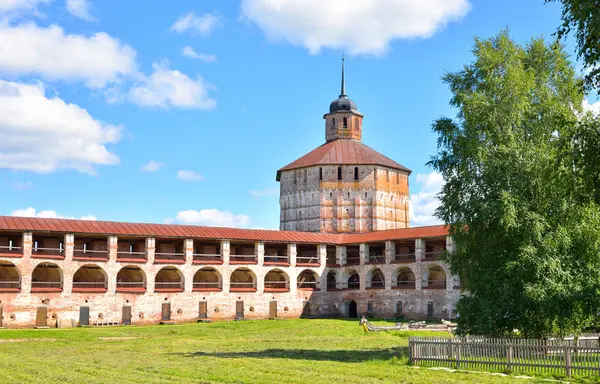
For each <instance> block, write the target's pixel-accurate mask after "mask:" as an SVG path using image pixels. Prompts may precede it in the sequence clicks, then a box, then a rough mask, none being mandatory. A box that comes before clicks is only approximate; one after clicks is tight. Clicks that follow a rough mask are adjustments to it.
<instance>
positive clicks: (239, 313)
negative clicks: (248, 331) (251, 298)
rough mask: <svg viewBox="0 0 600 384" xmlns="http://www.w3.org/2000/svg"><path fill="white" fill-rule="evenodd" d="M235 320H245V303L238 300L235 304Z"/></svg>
mask: <svg viewBox="0 0 600 384" xmlns="http://www.w3.org/2000/svg"><path fill="white" fill-rule="evenodd" d="M235 318H236V319H243V318H244V301H243V300H238V301H236V302H235Z"/></svg>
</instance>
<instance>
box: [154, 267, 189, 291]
mask: <svg viewBox="0 0 600 384" xmlns="http://www.w3.org/2000/svg"><path fill="white" fill-rule="evenodd" d="M183 287H184V277H183V274H182V273H181V271H180V270H179V269H177V268H175V267H164V268H162V269H161V270H160V271H158V273H157V274H156V277H155V278H154V291H155V292H181V291H183Z"/></svg>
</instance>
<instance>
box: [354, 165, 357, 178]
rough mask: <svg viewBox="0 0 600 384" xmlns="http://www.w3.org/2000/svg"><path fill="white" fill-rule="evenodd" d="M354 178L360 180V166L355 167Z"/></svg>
mask: <svg viewBox="0 0 600 384" xmlns="http://www.w3.org/2000/svg"><path fill="white" fill-rule="evenodd" d="M354 180H358V167H354Z"/></svg>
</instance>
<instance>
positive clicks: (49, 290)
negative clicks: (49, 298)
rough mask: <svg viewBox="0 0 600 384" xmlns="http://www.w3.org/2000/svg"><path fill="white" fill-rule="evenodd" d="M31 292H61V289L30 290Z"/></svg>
mask: <svg viewBox="0 0 600 384" xmlns="http://www.w3.org/2000/svg"><path fill="white" fill-rule="evenodd" d="M31 292H62V288H31Z"/></svg>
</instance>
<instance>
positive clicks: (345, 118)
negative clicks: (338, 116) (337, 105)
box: [344, 117, 348, 128]
mask: <svg viewBox="0 0 600 384" xmlns="http://www.w3.org/2000/svg"><path fill="white" fill-rule="evenodd" d="M344 128H348V118H347V117H344Z"/></svg>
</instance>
